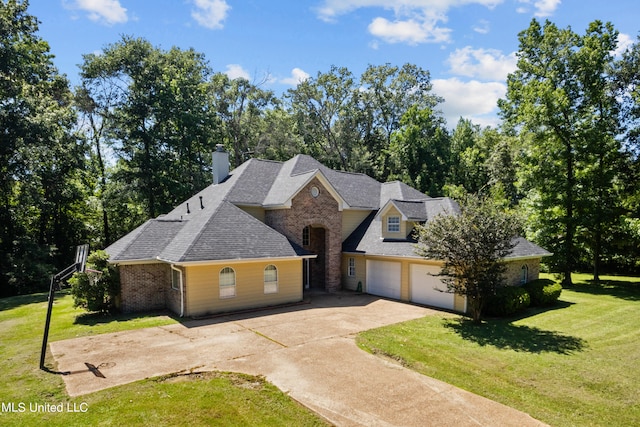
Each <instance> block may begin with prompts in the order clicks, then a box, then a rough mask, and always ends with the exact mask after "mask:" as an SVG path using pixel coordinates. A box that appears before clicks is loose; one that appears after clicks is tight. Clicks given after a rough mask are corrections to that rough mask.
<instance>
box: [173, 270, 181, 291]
mask: <svg viewBox="0 0 640 427" xmlns="http://www.w3.org/2000/svg"><path fill="white" fill-rule="evenodd" d="M180 282H182V271H180V270H176V269H175V268H172V269H171V288H173V289H180Z"/></svg>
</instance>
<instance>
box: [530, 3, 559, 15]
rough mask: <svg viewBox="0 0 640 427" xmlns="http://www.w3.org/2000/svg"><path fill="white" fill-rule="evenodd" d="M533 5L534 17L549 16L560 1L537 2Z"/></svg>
mask: <svg viewBox="0 0 640 427" xmlns="http://www.w3.org/2000/svg"><path fill="white" fill-rule="evenodd" d="M533 5H534V6H535V8H536V13H535V15H536V16H539V17H545V16H551V15H553V12H555V11H556V9H557V8H558V6H560V0H538V1H537V2H535V3H534V4H533Z"/></svg>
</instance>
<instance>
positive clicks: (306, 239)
mask: <svg viewBox="0 0 640 427" xmlns="http://www.w3.org/2000/svg"><path fill="white" fill-rule="evenodd" d="M302 246H309V226H308V225H307V226H306V227H305V228H303V229H302Z"/></svg>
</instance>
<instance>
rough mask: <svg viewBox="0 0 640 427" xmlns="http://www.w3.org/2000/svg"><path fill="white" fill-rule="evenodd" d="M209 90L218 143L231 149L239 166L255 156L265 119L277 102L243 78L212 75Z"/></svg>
mask: <svg viewBox="0 0 640 427" xmlns="http://www.w3.org/2000/svg"><path fill="white" fill-rule="evenodd" d="M210 90H211V91H212V92H213V93H212V95H213V97H212V98H213V103H214V104H213V107H214V108H215V111H216V114H217V115H218V117H219V119H220V121H221V130H220V134H221V137H222V141H221V142H223V143H224V145H225V146H227V147H229V148H230V149H231V154H232V155H233V159H234V164H235V166H239V165H240V164H242V163H243V162H244V161H245V160H247V159H248V158H249V157H251V156H252V155H253V154H255V153H256V150H257V148H258V147H257V142H258V141H259V139H260V135H261V130H264V128H263V127H262V126H263V122H264V120H265V116H266V115H267V114H268V113H269V111H270V110H269V109H270V108H271V107H273V106H277V104H278V100H277V99H276V97H275V95H274V94H273V92H272V91H269V90H263V89H260V85H259V84H253V83H251V82H249V80H247V79H245V78H236V79H230V78H229V77H228V76H227V75H226V74H223V73H216V74H215V75H214V76H213V78H212V79H211V88H210ZM272 118H274V117H273V116H272Z"/></svg>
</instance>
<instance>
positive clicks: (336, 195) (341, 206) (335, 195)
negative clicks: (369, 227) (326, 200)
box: [263, 169, 351, 211]
mask: <svg viewBox="0 0 640 427" xmlns="http://www.w3.org/2000/svg"><path fill="white" fill-rule="evenodd" d="M313 178H318V180H319V181H320V183H321V184H322V186H323V187H324V188H325V189H326V190H327V191H328V192H329V194H331V196H332V197H333V198H334V199H335V201H336V202H338V211H342V210H343V209H351V206H349V204H348V203H347V202H346V201H345V200H344V199H343V198H342V196H340V193H338V191H337V190H336V189H335V188H334V187H333V185H331V183H330V182H329V180H328V179H327V178H326V177H325V176H324V174H323V173H322V171H321V170H320V169H316V170H315V172H313V173H311V174H310V175H309V177H308V178H307V179H306V180H305V181H304V182H303V183H302V184H301V185H300V186H299V187H298V189H296V190H295V191H294V192H293V194H292V195H291V196H290V197H289V198H288V199H287V200H286V201H285V202H284V203H282V204H273V205H263V206H264V208H265V209H278V208H291V204H292V200H293V198H294V197H296V196H297V195H298V193H300V192H301V191H302V190H303V189H304V188H306V186H307V185H309V183H310V182H311V181H312V180H313Z"/></svg>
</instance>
